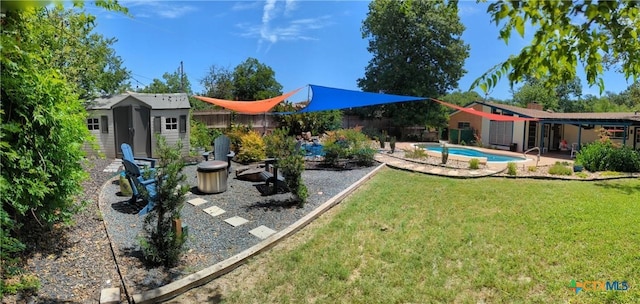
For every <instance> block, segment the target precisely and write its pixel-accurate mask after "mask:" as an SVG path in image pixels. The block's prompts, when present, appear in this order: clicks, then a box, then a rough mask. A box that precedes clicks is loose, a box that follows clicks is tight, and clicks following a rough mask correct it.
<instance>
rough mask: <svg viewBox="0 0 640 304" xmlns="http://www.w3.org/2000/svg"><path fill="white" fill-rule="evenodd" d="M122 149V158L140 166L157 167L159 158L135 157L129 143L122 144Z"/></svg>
mask: <svg viewBox="0 0 640 304" xmlns="http://www.w3.org/2000/svg"><path fill="white" fill-rule="evenodd" d="M120 150H122V159H126V160H128V161H130V162H132V163H134V164H136V165H138V166H149V167H150V168H155V167H156V162H157V160H156V159H155V158H149V157H134V156H133V150H132V149H131V146H130V145H129V144H127V143H122V145H120Z"/></svg>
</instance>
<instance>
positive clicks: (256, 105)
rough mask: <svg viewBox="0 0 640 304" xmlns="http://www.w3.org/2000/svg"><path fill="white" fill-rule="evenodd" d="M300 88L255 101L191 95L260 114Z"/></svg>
mask: <svg viewBox="0 0 640 304" xmlns="http://www.w3.org/2000/svg"><path fill="white" fill-rule="evenodd" d="M300 89H302V88H298V89H295V90H293V91H291V92H289V93H287V94H284V95H280V96H276V97H272V98H269V99H263V100H256V101H239V100H225V99H217V98H211V97H204V96H193V97H194V98H196V99H198V100H202V101H204V102H208V103H211V104H214V105H217V106H221V107H223V108H225V109H229V110H232V111H236V112H240V113H247V114H261V113H265V112H269V110H271V109H272V108H273V107H275V106H276V105H277V104H279V103H281V102H283V101H284V100H285V99H287V98H289V97H291V96H292V95H293V94H295V93H297V92H298V91H300Z"/></svg>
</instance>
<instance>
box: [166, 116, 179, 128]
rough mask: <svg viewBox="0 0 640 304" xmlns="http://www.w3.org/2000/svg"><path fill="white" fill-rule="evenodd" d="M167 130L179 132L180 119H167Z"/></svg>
mask: <svg viewBox="0 0 640 304" xmlns="http://www.w3.org/2000/svg"><path fill="white" fill-rule="evenodd" d="M165 123H166V124H165V129H167V130H177V129H178V119H177V118H175V117H168V118H166V119H165Z"/></svg>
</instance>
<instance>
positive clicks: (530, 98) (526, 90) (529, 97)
mask: <svg viewBox="0 0 640 304" xmlns="http://www.w3.org/2000/svg"><path fill="white" fill-rule="evenodd" d="M531 102H536V103H538V104H540V105H542V107H543V109H544V110H552V111H557V110H558V98H557V97H556V96H555V94H554V93H553V91H552V90H551V89H549V88H547V87H545V86H544V84H543V82H541V81H537V80H530V81H528V82H527V83H525V84H524V85H523V86H521V87H520V88H518V90H516V91H515V92H513V103H514V104H516V105H518V106H520V107H524V108H526V107H527V104H529V103H531Z"/></svg>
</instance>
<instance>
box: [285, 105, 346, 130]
mask: <svg viewBox="0 0 640 304" xmlns="http://www.w3.org/2000/svg"><path fill="white" fill-rule="evenodd" d="M294 110H295V109H294V108H293V107H292V106H291V105H284V104H281V105H278V106H277V107H276V111H278V112H289V111H294ZM274 120H275V121H276V122H277V123H278V127H279V128H280V129H282V130H288V132H289V134H288V135H294V136H295V135H300V134H301V133H302V132H311V134H314V135H318V134H324V133H325V132H326V131H332V130H337V129H339V128H341V127H342V111H340V110H331V111H321V112H312V113H302V114H284V115H275V116H274Z"/></svg>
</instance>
